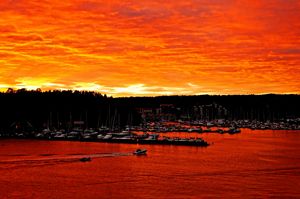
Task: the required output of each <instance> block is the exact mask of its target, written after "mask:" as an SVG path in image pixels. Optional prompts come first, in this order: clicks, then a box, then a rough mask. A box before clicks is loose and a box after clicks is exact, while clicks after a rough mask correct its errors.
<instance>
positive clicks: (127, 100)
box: [0, 89, 300, 131]
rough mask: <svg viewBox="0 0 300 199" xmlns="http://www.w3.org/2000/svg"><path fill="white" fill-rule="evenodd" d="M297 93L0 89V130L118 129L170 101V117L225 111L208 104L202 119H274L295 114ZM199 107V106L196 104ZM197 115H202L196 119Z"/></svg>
mask: <svg viewBox="0 0 300 199" xmlns="http://www.w3.org/2000/svg"><path fill="white" fill-rule="evenodd" d="M299 102H300V95H274V94H268V95H228V96H223V95H222V96H218V95H214V96H210V95H200V96H160V97H122V98H113V97H107V96H106V95H102V94H100V93H97V92H88V91H71V90H68V91H58V90H53V91H45V92H42V91H41V90H40V89H38V90H32V91H28V90H26V89H19V90H13V89H8V90H7V91H6V92H2V93H0V103H1V105H2V108H1V112H0V131H6V130H12V129H14V130H16V129H17V130H18V129H19V130H41V129H43V128H55V129H61V128H63V129H71V128H74V127H76V126H80V127H81V128H100V127H101V126H107V127H110V128H123V127H124V126H126V125H139V124H140V123H141V122H142V117H141V114H140V113H139V112H138V108H143V107H146V108H158V107H160V105H161V104H172V105H173V110H171V113H173V114H174V115H175V116H176V117H175V118H176V119H179V118H180V116H182V115H189V118H190V119H199V118H200V116H199V114H200V110H202V108H203V105H205V106H206V109H208V110H210V108H209V107H224V110H226V111H225V113H224V114H222V115H218V114H217V111H218V109H214V108H211V111H210V112H209V114H206V115H205V118H204V119H208V120H212V119H220V117H224V119H228V120H237V119H249V120H260V121H266V120H270V121H276V120H280V119H285V118H300V103H299ZM201 107H202V108H201ZM200 119H203V118H200Z"/></svg>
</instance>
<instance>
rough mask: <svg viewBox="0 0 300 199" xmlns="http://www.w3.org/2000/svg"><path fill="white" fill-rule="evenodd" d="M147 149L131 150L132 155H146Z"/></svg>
mask: <svg viewBox="0 0 300 199" xmlns="http://www.w3.org/2000/svg"><path fill="white" fill-rule="evenodd" d="M146 153H147V150H146V149H137V150H136V151H134V152H133V155H146Z"/></svg>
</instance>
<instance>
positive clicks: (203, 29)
mask: <svg viewBox="0 0 300 199" xmlns="http://www.w3.org/2000/svg"><path fill="white" fill-rule="evenodd" d="M299 77H300V1H298V0H248V1H246V0H182V1H180V0H178V1H177V0H176V1H166V0H139V1H133V0H132V1H131V0H109V1H101V0H1V1H0V90H2V91H5V90H6V89H7V88H8V87H12V88H27V89H36V88H42V90H49V89H78V90H95V91H98V92H101V93H106V94H109V95H113V96H145V95H150V96H151V95H172V94H179V95H192V94H261V93H298V94H299V93H300V78H299Z"/></svg>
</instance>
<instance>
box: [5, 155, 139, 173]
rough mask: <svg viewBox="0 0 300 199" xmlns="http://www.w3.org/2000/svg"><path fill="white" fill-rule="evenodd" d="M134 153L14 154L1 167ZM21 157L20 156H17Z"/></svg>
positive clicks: (46, 164) (31, 165)
mask: <svg viewBox="0 0 300 199" xmlns="http://www.w3.org/2000/svg"><path fill="white" fill-rule="evenodd" d="M132 155H133V154H132V153H95V154H69V155H58V154H40V155H37V156H32V155H26V156H24V155H23V154H22V155H20V156H16V155H14V157H15V158H14V159H6V160H1V161H0V169H1V170H2V169H14V168H19V167H21V168H24V167H38V166H48V165H57V164H64V163H76V162H82V160H83V159H85V158H90V159H93V160H94V159H96V158H105V157H121V156H132ZM16 157H19V158H16Z"/></svg>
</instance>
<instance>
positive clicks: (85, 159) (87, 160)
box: [79, 157, 92, 162]
mask: <svg viewBox="0 0 300 199" xmlns="http://www.w3.org/2000/svg"><path fill="white" fill-rule="evenodd" d="M79 160H80V161H81V162H90V161H92V158H91V157H83V158H80V159H79Z"/></svg>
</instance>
